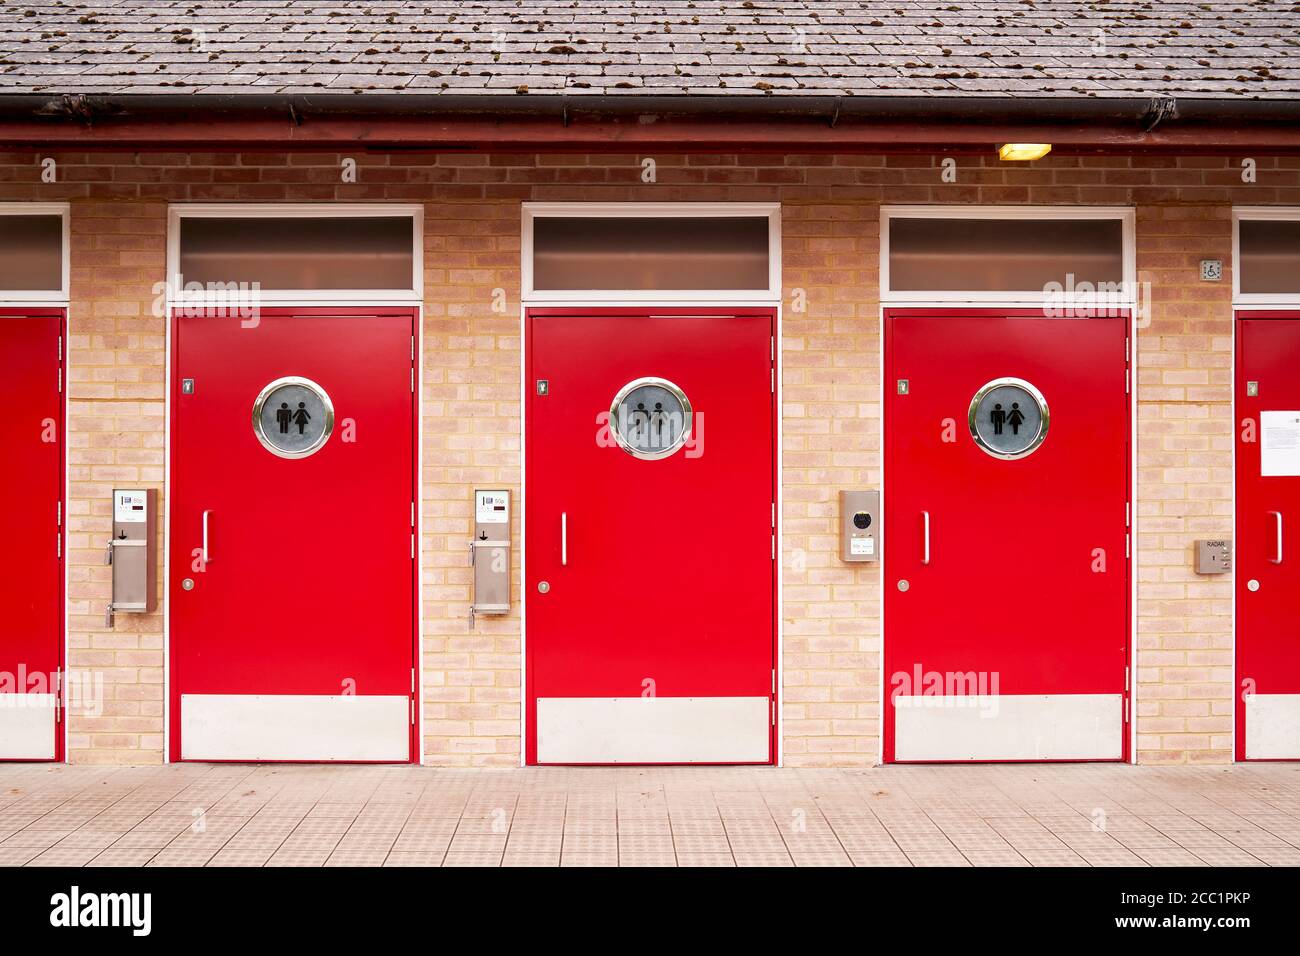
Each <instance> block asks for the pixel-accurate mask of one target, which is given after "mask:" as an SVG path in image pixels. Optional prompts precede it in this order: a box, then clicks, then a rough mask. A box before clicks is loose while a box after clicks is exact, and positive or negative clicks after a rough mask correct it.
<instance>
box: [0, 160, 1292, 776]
mask: <svg viewBox="0 0 1300 956" xmlns="http://www.w3.org/2000/svg"><path fill="white" fill-rule="evenodd" d="M44 155H45V154H36V153H0V201H8V200H19V201H21V200H46V201H49V200H62V199H67V200H71V202H72V207H73V212H72V235H73V251H72V275H73V283H72V304H71V314H70V339H69V350H68V361H69V368H70V381H69V422H68V433H67V442H68V460H69V468H70V472H71V496H70V499H69V501H68V508H67V511H68V532H69V538H68V547H69V553H68V565H69V595H68V600H69V607H70V619H69V621H70V623H69V627H70V635H69V643H70V648H71V650H70V654H69V660H68V664H69V666H70V667H72V668H90V669H97V670H102V671H103V672H104V674H105V678H106V697H107V699H106V701H105V707H104V712H103V714H102V715H100V716H98V717H88V716H76V715H74V716H72V718H71V720H70V724H69V727H70V734H71V735H70V738H69V759H71V760H72V761H74V762H82V763H85V762H99V763H141V762H145V763H147V762H158V761H160V760H161V759H163V749H162V740H163V733H162V730H163V723H162V713H163V692H162V689H163V677H164V670H165V661H164V654H163V646H162V630H163V627H162V624H163V621H162V615H161V613H159V614H153V615H145V616H138V615H122V616H120V617H119V619H118V624H117V626H116V628H115V629H113V630H111V631H110V630H108V629H106V628H105V627H104V625H103V610H104V604H105V601H106V600H107V597H108V574H107V570H108V569H107V568H105V567H104V566H103V563H102V562H103V558H102V554H103V551H102V548H103V543H104V541H105V540H106V538H107V534H108V528H109V509H108V505H109V497H108V491H109V489H110V488H111V487H112V485H113V484H114V483H128V482H129V483H132V484H143V485H150V486H154V487H158V488H159V489H162V486H163V468H164V434H165V428H164V355H165V338H164V335H165V330H164V323H163V320H162V319H161V318H160V317H158V316H155V315H154V314H153V312H152V308H151V307H152V304H153V299H154V296H155V292H154V283H156V282H158V281H160V280H161V279H162V278H163V274H164V248H165V231H166V204H167V203H168V202H225V201H230V202H235V201H242V202H314V201H321V202H329V201H352V202H368V201H398V202H413V201H414V202H423V203H424V204H425V216H426V219H425V239H424V253H425V284H426V296H425V321H424V352H423V357H422V374H423V394H422V398H423V403H424V414H423V420H422V423H421V428H422V442H421V453H422V456H423V472H422V482H423V498H424V504H423V513H422V529H423V534H422V539H421V542H420V546H421V560H422V577H421V581H420V598H421V605H422V611H423V616H424V628H423V634H422V638H421V640H422V650H423V658H424V668H423V678H422V683H423V694H424V722H423V733H424V746H425V752H426V762H428V763H431V764H437V765H456V766H470V765H474V766H478V765H514V764H516V763H517V762H518V760H519V745H518V739H519V738H518V732H519V719H520V700H519V674H520V665H521V660H520V632H519V631H520V628H519V614H518V610H517V608H518V596H519V592H518V582H517V581H516V586H515V600H516V611H515V612H514V613H512V614H510V615H508V616H506V617H503V618H495V619H482V618H481V619H480V620H479V621H478V623H477V625H476V626H475V627H474V629H473V630H472V631H471V630H470V627H469V620H468V600H469V574H468V572H469V569H468V567H467V564H466V542H467V540H468V536H469V533H470V494H471V491H472V489H473V488H474V487H475V486H484V485H495V486H503V487H508V488H511V489H512V490H514V491H516V492H517V491H518V489H519V479H520V449H519V413H520V409H519V375H520V362H521V351H520V341H519V333H520V329H519V308H520V305H519V281H520V279H519V254H520V250H519V208H520V207H519V203H520V202H521V201H522V200H526V199H536V200H585V201H593V200H646V201H678V200H700V201H739V200H779V201H781V202H782V204H783V218H784V245H783V259H784V261H783V267H784V284H785V290H784V316H783V321H784V325H783V337H782V362H783V373H782V388H783V399H784V402H783V406H782V409H781V428H782V441H783V445H784V447H783V460H782V465H783V467H784V486H783V496H784V508H783V513H782V516H781V533H782V542H783V551H782V565H783V572H784V586H783V594H782V597H783V601H784V607H783V615H782V625H783V628H784V646H783V650H784V662H785V676H784V683H783V687H782V694H783V707H782V719H783V724H784V749H785V755H786V762H787V763H789V764H792V765H831V764H834V765H849V766H865V765H869V764H872V763H874V762H875V761H876V759H877V754H878V750H879V733H880V727H879V708H880V687H879V676H878V669H879V659H880V645H881V633H880V608H879V593H878V589H879V577H878V574H877V571H876V568H875V567H874V566H871V565H868V566H863V565H857V566H847V565H845V564H843V563H841V562H840V561H839V560H838V558H837V557H836V548H837V542H836V539H835V532H836V516H835V509H836V491H837V490H838V489H839V488H841V487H851V486H868V487H871V486H877V485H879V483H880V481H881V477H882V476H881V448H880V433H881V430H880V406H879V398H878V396H879V388H880V382H879V375H880V370H879V348H880V339H879V336H880V328H879V291H878V287H877V286H878V262H877V257H878V230H879V225H878V223H879V205H880V203H882V202H889V203H910V202H934V203H959V204H960V203H1025V202H1042V203H1105V204H1131V205H1135V206H1136V207H1137V208H1138V244H1137V245H1138V260H1139V261H1138V264H1139V268H1140V269H1141V270H1143V272H1144V273H1145V274H1146V277H1148V278H1150V279H1151V280H1152V283H1153V285H1152V290H1153V291H1152V320H1151V323H1150V325H1149V327H1145V328H1143V329H1142V330H1141V331H1140V333H1139V340H1138V361H1139V365H1140V369H1141V371H1140V374H1139V377H1138V383H1137V389H1138V391H1137V395H1138V402H1139V420H1140V424H1139V430H1138V443H1139V468H1140V477H1139V484H1138V496H1137V512H1138V515H1139V518H1140V521H1141V530H1140V535H1139V538H1138V541H1137V548H1136V554H1137V564H1136V568H1137V573H1138V575H1139V602H1138V607H1137V615H1138V622H1139V660H1138V671H1137V683H1138V710H1137V728H1138V734H1139V743H1138V751H1139V756H1140V759H1142V760H1143V761H1147V762H1180V761H1225V760H1228V759H1229V758H1230V750H1229V732H1230V720H1231V717H1230V715H1231V686H1230V668H1231V651H1230V649H1231V627H1230V612H1231V604H1230V601H1231V591H1230V588H1231V585H1230V581H1228V580H1227V579H1218V580H1215V579H1198V578H1196V577H1195V576H1194V575H1192V574H1191V573H1190V572H1189V570H1188V569H1189V566H1190V559H1191V552H1190V549H1191V542H1192V541H1193V539H1195V538H1198V537H1213V536H1219V535H1224V534H1227V533H1230V530H1231V516H1230V513H1229V509H1230V503H1231V483H1230V467H1231V450H1230V445H1229V442H1230V441H1231V413H1230V405H1229V400H1230V395H1229V386H1228V382H1229V376H1230V362H1231V331H1232V325H1231V322H1232V320H1231V310H1230V303H1229V289H1230V282H1229V281H1228V280H1227V279H1225V281H1224V282H1222V283H1218V284H1213V285H1211V284H1207V283H1202V282H1200V280H1199V278H1198V276H1197V267H1198V262H1199V260H1200V259H1202V258H1222V259H1224V260H1225V262H1226V261H1227V260H1229V259H1230V230H1229V219H1228V215H1229V209H1230V206H1231V204H1232V203H1233V202H1238V203H1251V204H1269V203H1290V204H1300V161H1297V160H1292V159H1282V160H1273V159H1267V158H1257V162H1258V166H1259V181H1258V183H1256V184H1254V185H1250V186H1246V185H1243V184H1242V183H1241V181H1240V172H1239V159H1237V158H1187V157H1177V158H1173V157H1169V158H1165V157H1157V158H1148V159H1138V158H1128V157H1085V158H1075V157H1068V156H1059V155H1053V156H1050V157H1048V158H1047V159H1046V160H1043V161H1040V162H1038V163H1034V164H1031V165H1022V164H1016V165H1005V164H1001V165H1000V164H998V163H997V162H996V161H995V160H987V159H984V158H982V157H980V158H976V157H958V158H957V159H958V179H957V182H955V183H943V182H942V181H941V178H940V166H939V160H940V157H938V156H924V157H888V158H886V157H881V156H822V155H791V156H755V157H736V156H725V155H724V156H672V155H665V156H658V157H654V158H655V159H656V161H657V176H656V180H657V181H656V182H653V183H645V182H642V181H641V175H642V170H643V167H642V164H641V160H642V159H643V157H640V156H632V155H628V156H601V157H593V156H585V155H558V156H549V155H548V156H531V155H525V154H519V155H514V154H512V155H492V156H487V155H478V154H468V155H448V156H432V155H418V156H406V155H403V156H394V157H387V156H383V155H369V154H359V155H357V156H356V158H357V160H358V163H359V167H360V171H359V176H358V182H357V183H355V184H342V183H340V181H339V163H340V160H341V159H342V157H343V156H347V155H353V154H350V153H347V152H344V153H340V154H337V155H334V154H293V155H285V154H283V153H273V152H259V153H246V154H236V153H205V154H188V155H187V154H184V153H167V154H162V153H148V154H136V153H104V154H77V153H54V154H50V155H52V156H53V157H54V158H55V159H56V160H57V161H58V164H59V181H58V182H57V183H54V184H42V183H41V182H40V175H39V174H40V166H39V161H40V159H41V158H43V156H44ZM497 290H500V292H499V294H498V293H497ZM494 296H497V298H496V299H495V300H494ZM494 301H496V303H497V305H501V303H502V302H503V303H504V309H503V310H501V311H497V310H494V308H493V306H494ZM799 301H806V309H804V310H802V311H801V310H799V309H798V308H797V303H798V302H799ZM517 513H518V509H516V514H517ZM518 532H519V529H518V527H517V526H516V528H515V533H516V540H518ZM514 566H515V568H516V572H517V569H518V566H519V557H518V555H516V556H515V560H514Z"/></svg>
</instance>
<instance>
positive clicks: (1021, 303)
mask: <svg viewBox="0 0 1300 956" xmlns="http://www.w3.org/2000/svg"><path fill="white" fill-rule="evenodd" d="M895 218H899V219H907V218H924V219H996V220H1001V219H1006V220H1013V221H1014V220H1026V219H1117V220H1119V221H1120V223H1121V243H1122V246H1123V249H1122V270H1123V277H1124V278H1123V280H1122V282H1123V285H1122V289H1121V296H1122V298H1121V299H1120V300H1119V301H1118V302H1116V303H1112V304H1113V305H1114V306H1115V307H1117V308H1123V309H1125V310H1127V312H1128V315H1129V327H1128V338H1129V342H1130V343H1131V346H1132V348H1131V350H1130V354H1129V375H1130V379H1129V391H1130V394H1129V396H1128V399H1129V515H1128V518H1129V528H1128V535H1129V538H1128V540H1129V542H1130V545H1129V558H1128V573H1129V595H1128V601H1129V620H1128V644H1129V654H1128V656H1129V659H1128V664H1127V674H1126V677H1127V680H1126V683H1127V688H1126V694H1127V696H1126V700H1127V702H1128V708H1129V709H1128V718H1129V719H1128V725H1129V727H1128V751H1129V759H1128V762H1129V763H1137V723H1138V722H1137V700H1138V681H1137V643H1138V641H1137V638H1138V635H1137V617H1138V615H1137V582H1138V549H1137V540H1138V509H1137V499H1138V469H1137V462H1138V430H1137V425H1138V414H1137V412H1138V392H1137V382H1138V353H1139V349H1138V329H1139V328H1141V327H1142V324H1143V320H1142V319H1141V317H1140V316H1139V312H1140V307H1141V306H1142V305H1143V303H1142V302H1141V301H1140V298H1139V292H1140V288H1139V284H1138V272H1137V244H1136V221H1137V220H1136V210H1135V209H1134V207H1132V206H1044V205H1019V206H1006V205H1001V206H965V205H963V206H955V205H924V206H922V205H882V206H881V207H880V313H879V323H880V324H879V328H880V351H879V355H878V359H877V361H878V362H879V368H880V392H879V395H878V396H877V401H878V402H879V404H880V410H881V420H880V431H881V443H880V474H881V488H880V510H881V514H882V515H883V514H885V513H886V510H885V509H886V501H887V495H888V485H889V474H888V472H887V470H886V468H885V443H884V431H885V420H884V414H885V411H884V410H885V389H886V386H887V384H888V383H887V382H886V381H885V370H886V368H887V366H886V364H885V335H884V324H885V311H886V310H887V309H899V308H944V307H950V308H966V309H973V308H980V309H999V308H1005V309H1025V308H1044V307H1046V306H1047V305H1048V303H1049V301H1050V297H1049V293H1048V292H1047V290H1042V291H1035V292H1024V291H1007V292H971V291H953V292H947V291H943V292H896V291H894V290H892V289H890V287H889V222H890V220H891V219H895ZM887 574H888V567H887V564H886V558H885V556H884V554H883V553H882V554H881V559H880V581H879V591H878V600H879V602H880V604H879V607H880V647H881V651H880V711H879V720H880V747H879V751H878V754H877V759H878V762H880V763H884V759H885V731H884V727H885V708H886V707H888V706H889V683H888V676H889V675H888V674H886V673H885V641H886V640H887V637H886V628H887V621H886V614H885V581H886V578H887Z"/></svg>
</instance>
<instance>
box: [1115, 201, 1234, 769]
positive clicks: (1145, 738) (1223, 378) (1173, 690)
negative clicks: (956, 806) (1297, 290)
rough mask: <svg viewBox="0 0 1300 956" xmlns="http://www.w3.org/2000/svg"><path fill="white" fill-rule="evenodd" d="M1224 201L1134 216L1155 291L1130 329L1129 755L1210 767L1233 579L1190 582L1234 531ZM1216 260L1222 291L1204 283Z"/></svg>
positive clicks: (1221, 744) (1228, 657)
mask: <svg viewBox="0 0 1300 956" xmlns="http://www.w3.org/2000/svg"><path fill="white" fill-rule="evenodd" d="M1230 212H1231V209H1230V207H1229V206H1228V205H1226V204H1215V205H1180V206H1145V205H1144V206H1139V207H1138V210H1137V263H1138V269H1139V271H1140V272H1141V273H1142V274H1143V275H1142V278H1143V279H1145V280H1147V281H1149V282H1150V283H1151V309H1150V321H1149V324H1147V323H1145V322H1144V323H1143V327H1141V328H1139V331H1138V369H1139V370H1138V390H1137V394H1138V399H1139V401H1138V446H1137V447H1138V489H1137V511H1138V536H1137V548H1136V553H1137V572H1138V598H1139V599H1138V658H1137V660H1138V667H1137V681H1136V683H1137V755H1138V760H1139V761H1140V762H1142V763H1181V762H1192V763H1207V762H1208V763H1220V762H1223V761H1225V760H1229V759H1231V748H1232V719H1233V711H1232V577H1231V575H1223V576H1214V577H1209V576H1200V575H1197V574H1194V573H1193V571H1192V557H1193V544H1192V542H1193V541H1195V540H1196V539H1197V538H1226V537H1231V536H1232V533H1233V528H1232V442H1233V428H1232V354H1233V351H1232V350H1233V344H1232V343H1233V319H1232V276H1231V265H1232V222H1231V218H1230ZM1202 259H1222V260H1223V263H1224V269H1225V275H1224V278H1223V280H1222V281H1221V282H1217V283H1208V282H1202V281H1201V279H1200V261H1201V260H1202Z"/></svg>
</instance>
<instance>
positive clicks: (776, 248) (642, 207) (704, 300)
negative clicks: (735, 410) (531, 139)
mask: <svg viewBox="0 0 1300 956" xmlns="http://www.w3.org/2000/svg"><path fill="white" fill-rule="evenodd" d="M545 216H567V217H578V218H586V217H596V216H599V217H606V218H632V217H637V218H645V217H655V218H685V217H704V216H717V217H728V216H766V217H767V219H768V288H767V289H766V290H763V291H751V290H737V291H730V292H720V291H717V290H712V291H710V290H705V291H701V292H694V291H690V290H673V291H669V292H659V291H655V292H646V291H643V290H635V289H629V290H612V291H606V290H601V291H594V292H587V291H583V290H574V291H565V292H541V293H538V292H536V291H535V290H534V289H533V279H532V277H533V223H534V221H535V220H536V219H537V218H539V217H545ZM521 233H522V235H521V244H520V245H521V249H522V252H521V257H522V258H521V273H520V274H521V283H520V290H521V294H520V303H519V349H520V355H519V411H520V414H519V529H520V531H519V716H520V719H519V765H520V766H521V767H522V766H525V765H526V764H527V761H528V719H529V715H528V687H527V667H528V610H527V608H528V601H527V582H528V537H527V534H528V533H527V527H528V525H527V521H526V520H525V519H526V517H527V508H528V495H527V475H528V467H527V463H528V437H527V434H526V432H527V417H528V416H527V408H528V356H527V354H525V351H524V350H525V347H526V345H525V343H526V342H527V340H528V336H527V324H528V309H529V308H530V307H539V308H540V307H546V308H569V307H572V308H575V309H580V308H628V307H637V308H641V307H644V308H655V307H661V308H681V307H682V306H689V305H692V304H694V305H699V306H701V307H703V306H708V307H709V308H710V309H725V308H753V307H756V306H757V307H762V308H772V309H775V310H776V329H775V332H774V336H775V340H776V348H775V353H776V354H775V355H774V356H773V362H774V367H775V369H776V371H775V375H776V379H775V383H774V384H775V394H776V415H777V421H776V422H774V423H773V432H774V439H775V442H776V448H775V450H774V454H775V455H776V475H775V479H774V481H775V485H776V487H775V489H774V491H775V495H776V514H777V527H776V532H777V553H776V561H775V564H776V578H775V583H774V587H775V588H776V607H775V610H774V612H773V613H774V614H775V615H776V620H775V625H776V627H775V641H776V660H775V662H774V666H775V667H776V689H775V697H776V724H775V738H776V741H775V751H776V752H775V754H774V758H775V759H774V762H775V764H776V766H778V767H779V766H781V765H782V763H783V762H784V757H785V739H784V733H783V731H784V718H783V716H782V714H781V707H782V703H783V701H784V700H785V694H784V682H785V657H784V652H785V628H784V625H783V623H782V619H783V614H784V608H785V603H784V598H783V595H782V593H781V591H782V588H781V585H782V581H783V580H784V575H783V570H782V564H783V563H784V554H783V552H784V546H785V540H784V535H782V534H781V522H780V519H781V514H782V508H783V505H782V491H783V487H784V471H783V463H782V453H781V422H782V417H781V411H782V398H781V369H782V355H781V353H782V351H783V349H782V347H781V342H782V333H781V312H782V302H781V298H782V287H781V265H782V262H781V204H780V203H779V202H733V203H726V202H723V203H694V202H656V203H645V202H602V203H584V202H525V203H523V208H522V212H521Z"/></svg>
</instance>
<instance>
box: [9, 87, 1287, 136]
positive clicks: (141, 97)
mask: <svg viewBox="0 0 1300 956" xmlns="http://www.w3.org/2000/svg"><path fill="white" fill-rule="evenodd" d="M202 113H222V114H227V115H230V114H239V115H243V116H256V115H259V114H274V113H279V114H282V115H291V116H293V117H295V118H296V119H297V120H301V119H302V118H303V117H309V116H312V115H317V116H340V115H347V116H362V115H368V116H423V117H433V116H453V115H454V116H480V117H500V118H508V117H532V118H537V117H548V116H549V117H555V118H556V119H557V120H559V121H560V122H564V121H565V119H566V118H567V117H569V116H572V115H577V114H582V115H587V116H609V117H619V116H624V117H626V116H637V115H659V116H683V117H686V116H689V117H693V118H707V117H716V118H720V119H721V118H726V117H737V118H749V119H761V118H771V119H787V120H788V119H805V120H807V119H811V118H818V119H825V121H826V122H827V123H828V124H832V123H834V122H836V121H837V119H838V120H922V119H924V120H926V121H928V122H936V121H938V122H998V121H1014V122H1025V121H1032V122H1041V123H1048V122H1072V123H1074V122H1084V123H1090V124H1093V123H1095V124H1099V125H1103V124H1121V125H1128V124H1133V125H1137V126H1139V127H1142V128H1153V126H1154V123H1159V124H1161V125H1165V124H1169V123H1173V122H1180V123H1181V122H1186V123H1208V124H1215V125H1230V126H1248V125H1253V124H1262V123H1297V122H1300V99H1281V98H1279V99H1245V98H1207V97H1195V96H1192V97H1189V98H1186V99H1184V98H1175V97H1171V96H1157V97H1129V96H1125V97H1105V96H1089V97H1080V96H1052V95H1043V96H1015V95H1002V96H979V97H974V96H885V95H859V96H822V95H808V96H804V95H799V94H771V95H762V94H752V93H737V94H734V95H725V96H715V95H710V96H687V95H663V96H643V95H639V94H625V95H624V94H605V93H580V94H555V93H527V94H514V93H509V92H503V93H498V94H476V95H475V94H468V95H467V94H437V93H434V94H424V93H401V92H399V93H394V92H384V91H379V90H376V91H366V92H364V93H349V94H340V93H293V94H263V93H184V92H176V93H166V94H154V93H149V94H108V95H100V94H82V93H67V94H63V93H60V94H51V93H19V94H14V93H9V94H0V121H5V120H9V121H16V120H26V121H30V120H41V119H47V120H58V119H66V120H70V121H73V122H83V123H84V122H95V121H96V120H101V119H104V120H107V119H113V118H127V117H129V118H132V119H136V120H147V119H150V118H152V117H155V116H170V117H176V116H179V115H188V116H189V118H191V119H199V117H198V116H197V115H195V114H202ZM1148 124H1152V125H1151V126H1148Z"/></svg>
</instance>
